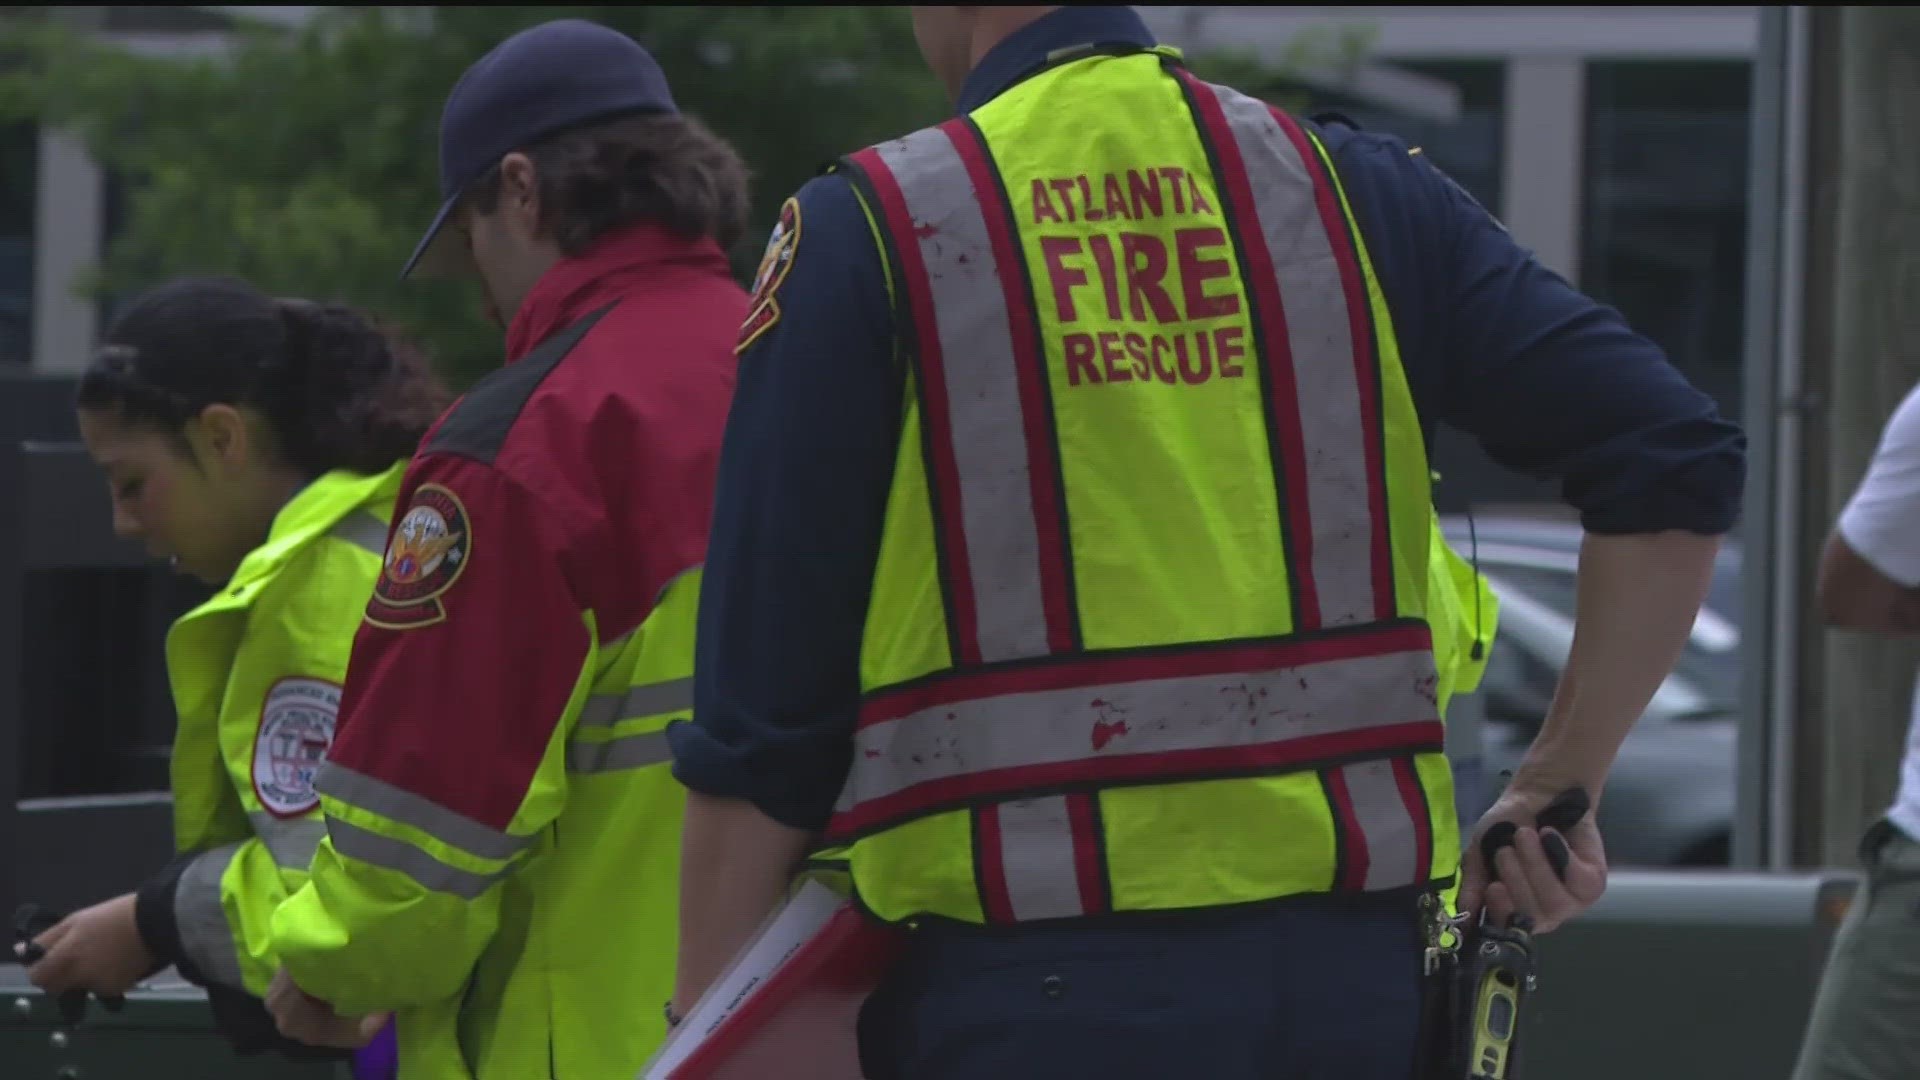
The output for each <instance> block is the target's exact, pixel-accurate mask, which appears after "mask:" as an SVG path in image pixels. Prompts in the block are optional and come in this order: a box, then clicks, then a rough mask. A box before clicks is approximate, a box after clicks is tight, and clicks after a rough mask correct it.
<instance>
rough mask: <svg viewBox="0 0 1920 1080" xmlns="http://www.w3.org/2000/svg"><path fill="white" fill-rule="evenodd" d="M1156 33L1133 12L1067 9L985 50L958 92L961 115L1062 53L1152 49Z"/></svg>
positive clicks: (1112, 8)
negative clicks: (1105, 48) (1118, 47)
mask: <svg viewBox="0 0 1920 1080" xmlns="http://www.w3.org/2000/svg"><path fill="white" fill-rule="evenodd" d="M1154 44H1155V42H1154V39H1153V33H1152V32H1151V31H1149V30H1148V29H1147V24H1146V23H1145V22H1144V21H1143V20H1142V19H1141V18H1140V15H1139V13H1138V12H1136V11H1134V10H1133V9H1132V8H1130V7H1122V6H1119V5H1097V6H1090V7H1063V8H1060V9H1059V10H1057V11H1054V12H1050V13H1049V14H1046V15H1043V16H1041V17H1040V18H1038V19H1035V20H1034V21H1033V22H1030V23H1028V24H1027V25H1025V26H1023V27H1021V28H1020V29H1019V30H1016V31H1014V32H1013V33H1012V34H1011V35H1009V36H1008V37H1007V39H1006V40H1005V41H1002V42H1001V43H1000V44H998V45H995V46H994V47H993V48H992V49H990V50H988V51H987V55H985V56H983V57H981V58H980V63H979V64H977V65H975V66H974V69H973V71H972V72H971V73H970V74H968V75H967V81H966V82H965V83H963V84H962V85H961V87H960V100H959V103H958V108H959V111H960V113H961V115H965V114H967V113H970V112H973V111H974V110H975V109H978V108H980V107H981V106H982V105H985V104H986V103H987V102H989V101H992V100H993V99H994V98H997V97H999V96H1000V95H1001V94H1004V93H1006V92H1007V91H1008V90H1011V89H1013V87H1014V86H1015V85H1017V84H1019V83H1020V82H1021V81H1022V80H1024V79H1026V78H1027V77H1028V76H1029V75H1031V74H1033V73H1034V72H1035V71H1038V70H1039V69H1040V68H1042V67H1045V66H1046V64H1047V59H1048V57H1049V56H1051V55H1052V54H1053V53H1055V52H1058V51H1059V50H1061V49H1071V48H1073V47H1075V46H1078V45H1137V46H1139V47H1141V48H1143V49H1150V48H1152V47H1153V46H1154Z"/></svg>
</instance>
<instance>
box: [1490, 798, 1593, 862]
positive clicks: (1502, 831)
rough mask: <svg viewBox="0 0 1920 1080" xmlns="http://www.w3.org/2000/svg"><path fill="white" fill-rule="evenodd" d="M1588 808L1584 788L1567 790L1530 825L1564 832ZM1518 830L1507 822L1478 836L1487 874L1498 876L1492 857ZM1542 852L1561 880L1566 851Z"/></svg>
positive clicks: (1590, 802) (1548, 847) (1556, 847)
mask: <svg viewBox="0 0 1920 1080" xmlns="http://www.w3.org/2000/svg"><path fill="white" fill-rule="evenodd" d="M1592 808H1593V800H1592V799H1591V798H1589V797H1588V795H1587V789H1586V788H1582V787H1572V788H1568V789H1567V790H1565V791H1563V792H1561V793H1560V794H1558V795H1555V796H1554V797H1553V801H1552V802H1550V803H1548V804H1547V805H1546V808H1545V809H1543V810H1541V811H1540V813H1539V815H1538V816H1536V817H1535V818H1534V824H1535V825H1537V826H1538V827H1540V828H1542V829H1553V830H1555V831H1556V832H1562V833H1564V832H1566V831H1568V830H1569V829H1572V828H1573V827H1574V826H1575V825H1578V824H1580V819H1581V818H1583V817H1586V816H1587V811H1589V810H1591V809H1592ZM1519 831H1520V829H1519V826H1517V825H1515V824H1513V823H1512V822H1510V821H1502V822H1499V823H1497V824H1494V825H1491V826H1489V827H1488V828H1487V831H1486V832H1484V833H1482V834H1481V836H1480V855H1481V857H1482V858H1484V859H1486V861H1487V873H1488V874H1489V875H1490V876H1491V877H1493V878H1494V879H1498V878H1499V876H1500V871H1499V870H1497V869H1495V867H1494V862H1493V857H1494V855H1496V854H1498V853H1499V851H1500V849H1501V848H1503V847H1507V846H1508V845H1510V844H1512V843H1513V835H1514V834H1515V833H1517V832H1519ZM1546 850H1547V862H1548V863H1549V864H1550V865H1552V867H1553V872H1554V874H1555V875H1557V876H1558V877H1560V878H1561V879H1562V880H1565V879H1566V876H1567V860H1568V858H1569V855H1568V853H1567V850H1566V848H1565V847H1562V846H1560V845H1556V844H1548V845H1546Z"/></svg>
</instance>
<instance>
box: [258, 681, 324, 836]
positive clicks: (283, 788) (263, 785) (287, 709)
mask: <svg viewBox="0 0 1920 1080" xmlns="http://www.w3.org/2000/svg"><path fill="white" fill-rule="evenodd" d="M339 716H340V687H338V686H337V685H335V684H333V683H330V682H327V681H326V680H324V679H304V678H292V679H281V680H280V681H279V682H277V683H274V684H273V687H272V688H271V689H269V690H268V691H267V701H266V704H265V705H264V706H262V708H261V709H260V731H259V733H258V734H256V735H255V736H254V740H253V794H254V796H255V797H256V798H258V799H259V800H260V805H261V806H263V807H265V808H266V811H267V812H268V813H270V814H272V815H274V816H275V817H298V816H300V815H301V814H304V813H306V812H307V811H309V810H312V809H313V808H314V807H315V806H317V805H319V803H320V796H319V795H317V794H315V793H314V790H313V777H314V774H315V773H317V772H319V771H320V763H321V762H323V761H325V760H326V758H327V749H328V747H331V746H332V745H333V728H334V722H335V721H336V720H337V719H338V718H339Z"/></svg>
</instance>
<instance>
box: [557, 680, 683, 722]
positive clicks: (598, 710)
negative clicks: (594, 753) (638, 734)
mask: <svg viewBox="0 0 1920 1080" xmlns="http://www.w3.org/2000/svg"><path fill="white" fill-rule="evenodd" d="M691 708H693V680H692V679H690V678H688V679H671V680H669V681H667V682H657V683H647V684H646V685H644V686H635V687H630V688H629V689H627V690H625V691H622V692H618V693H611V694H595V695H593V696H592V697H590V698H588V699H587V704H586V707H585V708H583V709H581V711H580V723H579V726H580V727H583V728H589V727H612V726H613V725H614V724H616V723H619V722H620V721H622V720H634V719H638V718H640V717H643V716H658V715H660V714H661V713H673V712H686V711H687V710H689V709H691Z"/></svg>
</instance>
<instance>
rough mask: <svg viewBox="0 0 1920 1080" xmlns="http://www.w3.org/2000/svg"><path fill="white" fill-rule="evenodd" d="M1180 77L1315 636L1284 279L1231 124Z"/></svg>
mask: <svg viewBox="0 0 1920 1080" xmlns="http://www.w3.org/2000/svg"><path fill="white" fill-rule="evenodd" d="M1176 71H1177V72H1178V73H1179V76H1180V78H1182V79H1184V80H1186V83H1187V86H1188V88H1189V89H1190V90H1191V91H1192V93H1191V95H1190V97H1191V98H1192V100H1193V104H1194V115H1195V117H1196V118H1197V119H1198V120H1199V121H1200V126H1201V127H1202V128H1204V129H1205V130H1206V135H1207V141H1208V142H1210V143H1212V144H1213V148H1214V151H1215V152H1216V153H1217V154H1218V155H1219V158H1220V175H1219V176H1217V177H1215V179H1217V180H1218V181H1219V182H1220V188H1221V191H1222V192H1223V193H1224V194H1225V196H1226V202H1227V205H1228V207H1229V208H1230V209H1231V212H1232V215H1233V220H1234V221H1235V222H1237V223H1239V226H1240V228H1239V230H1238V231H1239V233H1240V235H1238V236H1236V237H1235V239H1236V241H1237V243H1236V245H1235V246H1236V247H1237V248H1238V249H1239V252H1240V254H1241V255H1242V256H1243V257H1244V258H1245V259H1246V265H1247V282H1246V287H1247V296H1248V299H1249V300H1251V301H1252V307H1253V316H1254V318H1256V319H1258V320H1259V322H1260V326H1261V331H1262V332H1261V335H1260V337H1261V342H1262V344H1263V345H1264V346H1265V347H1264V348H1263V349H1262V350H1261V355H1260V367H1261V370H1263V371H1264V372H1266V375H1267V389H1268V393H1269V394H1271V395H1272V397H1273V424H1274V437H1275V439H1276V440H1277V441H1278V442H1279V444H1280V461H1279V462H1277V463H1276V464H1277V465H1278V466H1279V467H1280V468H1281V469H1282V470H1284V471H1285V473H1286V477H1287V490H1286V493H1285V497H1284V498H1282V499H1281V500H1280V517H1281V520H1282V521H1284V522H1285V523H1286V524H1285V528H1286V534H1287V546H1288V548H1290V549H1291V552H1292V555H1293V558H1292V565H1293V568H1294V576H1295V577H1297V578H1299V580H1298V581H1296V582H1293V586H1294V589H1295V593H1296V595H1297V596H1298V597H1299V601H1298V604H1297V606H1298V608H1299V610H1297V611H1295V612H1294V613H1293V624H1294V629H1295V630H1296V631H1303V632H1304V631H1309V630H1317V629H1319V628H1320V593H1319V589H1318V588H1317V587H1316V586H1315V584H1314V580H1313V521H1312V516H1311V514H1310V513H1309V511H1308V508H1307V491H1308V487H1309V485H1308V483H1307V450H1306V443H1305V440H1304V438H1303V437H1302V435H1301V432H1300V390H1299V386H1298V384H1297V383H1296V382H1295V381H1294V375H1293V347H1292V345H1291V344H1289V339H1288V337H1287V312H1286V306H1285V305H1284V304H1283V303H1282V302H1281V300H1280V278H1279V272H1278V271H1277V270H1275V269H1274V265H1273V258H1272V256H1271V255H1270V254H1268V252H1267V245H1266V244H1264V243H1261V242H1260V224H1259V223H1260V214H1259V211H1258V210H1257V208H1256V207H1255V204H1254V199H1253V186H1252V184H1251V183H1249V182H1248V180H1247V165H1246V159H1245V158H1243V157H1241V155H1240V143H1239V140H1238V139H1236V138H1235V137H1234V134H1233V128H1232V127H1231V126H1229V125H1228V123H1227V115H1226V112H1225V110H1223V109H1222V108H1221V107H1220V99H1219V98H1216V97H1214V96H1213V89H1212V88H1211V87H1209V86H1208V85H1207V84H1206V83H1204V82H1202V81H1201V80H1199V79H1198V78H1196V77H1194V75H1193V73H1191V72H1189V71H1187V70H1186V69H1185V68H1177V69H1176ZM1249 227H1251V233H1250V234H1249ZM1276 494H1278V493H1276Z"/></svg>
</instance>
